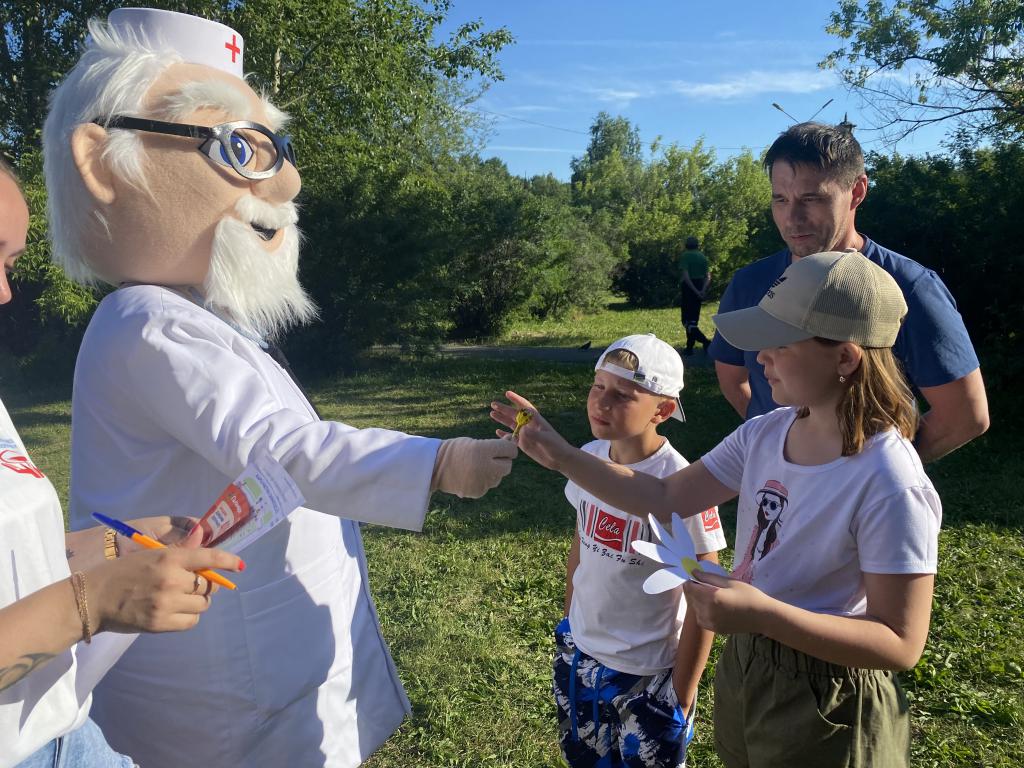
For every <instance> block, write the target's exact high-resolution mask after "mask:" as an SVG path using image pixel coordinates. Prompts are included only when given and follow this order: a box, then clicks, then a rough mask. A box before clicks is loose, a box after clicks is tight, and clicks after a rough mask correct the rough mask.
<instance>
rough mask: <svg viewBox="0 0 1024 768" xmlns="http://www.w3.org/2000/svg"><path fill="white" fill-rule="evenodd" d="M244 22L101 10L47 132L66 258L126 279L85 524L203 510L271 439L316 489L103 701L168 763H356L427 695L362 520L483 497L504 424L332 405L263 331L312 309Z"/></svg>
mask: <svg viewBox="0 0 1024 768" xmlns="http://www.w3.org/2000/svg"><path fill="white" fill-rule="evenodd" d="M242 53H243V40H242V36H241V35H239V34H238V33H237V32H235V31H234V30H232V29H230V28H228V27H225V26H223V25H221V24H217V23H215V22H211V21H206V20H203V19H198V18H196V17H193V16H187V15H184V14H178V13H172V12H168V11H155V10H150V9H120V10H116V11H114V12H112V13H111V15H110V17H109V19H108V21H107V23H106V24H102V23H97V22H93V23H92V24H91V25H90V38H89V40H88V41H87V42H86V44H85V49H84V51H83V53H82V56H81V58H80V60H79V61H78V63H77V65H76V66H75V67H74V69H73V70H72V71H71V72H70V73H69V74H68V76H67V78H66V79H65V80H64V81H63V83H62V84H61V85H60V86H59V87H58V88H57V89H56V91H55V92H54V94H53V97H52V101H51V108H50V113H49V116H48V118H47V120H46V125H45V127H44V135H43V144H44V160H45V172H46V181H47V187H48V191H49V205H50V211H49V213H50V232H51V237H52V239H53V247H54V257H55V260H56V261H57V262H58V263H59V264H60V265H61V266H62V267H63V268H64V270H65V271H66V272H67V273H68V274H69V275H70V276H71V277H72V278H74V279H76V280H79V281H80V282H83V283H87V284H88V283H92V284H96V283H108V284H110V285H113V286H117V287H118V289H117V290H116V291H114V292H113V293H111V294H109V295H108V296H107V297H106V298H104V299H103V301H102V302H101V304H100V306H99V308H98V309H97V310H96V313H95V315H94V317H93V319H92V321H91V322H90V324H89V328H88V331H87V332H86V335H85V339H84V341H83V343H82V347H81V351H80V353H79V357H78V364H77V367H76V370H75V386H74V397H73V403H72V421H73V430H72V472H71V521H72V527H74V528H81V527H83V526H86V525H89V524H90V518H89V513H90V512H92V511H93V510H103V511H104V512H107V513H108V514H111V515H114V516H117V517H121V518H131V517H139V516H143V515H147V514H153V515H159V514H183V513H186V512H187V513H190V514H201V513H202V512H203V511H204V510H205V509H207V507H208V506H209V505H210V504H211V503H212V502H213V500H214V499H216V498H217V496H218V495H219V493H220V492H221V490H223V488H224V487H225V486H226V485H227V484H228V483H229V482H231V481H232V480H234V479H235V477H237V476H238V475H239V473H240V472H241V471H242V469H243V468H244V467H245V466H246V465H247V463H248V462H249V461H250V460H251V459H252V458H254V457H256V456H259V455H262V454H266V453H269V454H271V455H272V456H274V457H275V458H276V459H277V460H278V461H280V462H281V463H282V464H283V465H284V467H285V468H286V469H287V470H288V472H289V474H290V475H291V477H292V479H293V480H294V481H295V482H296V484H297V485H298V486H299V488H300V490H301V491H302V493H303V494H304V495H305V497H306V504H308V508H307V507H300V508H299V509H297V510H296V511H295V512H294V513H292V515H290V517H289V518H288V519H287V520H286V521H284V522H283V523H281V524H279V525H278V526H277V527H275V528H274V529H272V530H271V531H270V532H269V533H268V534H267V535H265V536H264V537H263V538H262V539H260V540H259V541H257V542H256V543H255V544H253V545H252V546H251V547H249V548H248V549H246V550H245V552H244V556H245V560H246V563H247V565H248V568H247V570H246V571H245V573H243V574H239V578H238V582H239V589H238V591H237V592H228V591H227V590H224V591H223V592H222V594H223V597H222V598H220V599H219V600H218V601H217V603H216V604H215V605H214V606H213V608H212V609H211V610H210V611H209V612H208V613H207V614H206V616H205V617H204V618H203V621H202V622H201V623H200V624H199V626H198V627H197V628H196V629H195V630H194V631H192V632H187V633H182V634H180V635H174V636H171V635H153V636H147V637H141V638H139V639H138V641H137V642H136V643H135V644H134V645H133V646H132V647H131V648H130V649H129V651H128V652H127V653H126V654H125V655H124V656H123V657H122V659H121V660H120V661H119V662H118V663H117V665H116V666H115V667H114V669H113V670H112V671H111V672H110V673H109V674H108V676H107V677H106V678H105V680H104V681H103V683H102V684H101V685H100V686H99V688H98V689H97V691H96V695H95V705H94V708H93V714H94V717H95V719H96V720H97V721H98V722H99V723H100V724H101V726H102V727H103V730H104V732H105V733H106V734H107V736H108V737H109V740H110V742H111V743H112V745H114V746H115V748H116V749H118V750H119V751H122V752H125V753H127V754H130V755H132V756H133V757H134V758H135V760H136V761H137V762H138V763H139V764H140V765H143V766H145V768H180V767H181V766H185V765H196V766H209V767H210V768H242V767H243V766H244V767H245V768H252V767H253V766H256V767H262V766H265V767H266V768H286V767H291V766H297V767H299V768H306V767H307V766H355V765H358V764H359V763H361V762H362V761H363V760H364V759H365V758H366V757H367V756H368V755H369V754H370V753H371V752H372V751H373V750H374V749H376V748H377V747H378V746H379V745H380V744H381V743H382V742H383V741H384V740H385V739H387V738H388V736H389V735H390V734H391V733H392V732H393V731H394V729H395V728H396V727H397V726H398V725H399V723H400V722H401V721H402V719H403V717H404V716H405V714H406V713H407V712H408V711H409V702H408V699H407V698H406V696H405V692H404V691H403V689H402V686H401V683H400V682H399V679H398V676H397V674H396V671H395V668H394V665H393V663H392V660H391V657H390V655H389V653H388V650H387V646H386V645H385V643H384V640H383V638H382V636H381V630H380V625H379V622H378V619H377V615H376V610H375V608H374V605H373V601H372V599H371V597H370V593H369V588H368V585H367V573H366V562H365V559H364V554H363V548H362V543H361V540H360V536H359V528H358V525H357V523H355V522H352V521H365V522H371V523H377V524H381V525H388V526H395V527H399V528H406V529H412V530H418V529H420V528H421V526H422V524H423V518H424V515H425V513H426V509H427V503H428V499H429V497H430V494H431V492H432V491H434V490H441V491H444V492H448V493H453V494H456V495H459V496H471V497H477V496H481V495H483V494H484V493H485V492H486V491H487V490H488V489H489V488H493V487H494V486H496V485H497V484H498V483H499V482H500V480H501V478H502V477H503V476H504V475H505V474H507V473H508V472H509V470H510V469H511V463H512V459H513V458H514V456H515V452H516V448H515V446H514V445H513V444H512V443H510V442H507V441H502V440H471V439H469V438H456V439H455V440H446V441H443V442H442V441H439V440H435V439H430V438H424V437H414V436H410V435H405V434H402V433H399V432H392V431H388V430H382V429H355V428H353V427H350V426H347V425H345V424H340V423H337V422H326V421H320V420H319V418H318V417H317V416H316V414H315V412H314V409H313V407H312V406H311V405H310V403H309V402H308V400H307V399H306V397H305V396H304V395H303V393H302V391H301V389H300V388H299V387H298V386H297V385H296V384H295V383H294V382H293V380H292V379H291V378H290V376H289V375H288V373H287V372H286V371H285V369H283V368H282V367H281V366H280V365H278V363H277V362H275V360H274V359H273V358H272V357H271V355H270V354H268V352H267V350H266V348H265V347H266V344H265V342H264V341H263V340H264V339H266V338H267V337H269V336H272V335H273V334H275V333H276V332H278V331H280V330H281V329H282V328H284V327H287V326H289V325H291V324H294V323H296V322H302V321H305V320H308V319H310V318H311V317H312V316H313V315H314V308H313V306H312V304H311V303H310V301H309V299H308V298H307V296H306V294H305V293H304V292H303V290H302V288H301V286H300V285H299V282H298V279H297V268H298V249H299V233H298V231H297V229H296V220H297V215H296V208H295V205H294V203H293V202H292V200H293V198H294V197H295V196H296V195H297V194H298V192H299V187H300V182H299V174H298V172H297V171H296V169H295V165H294V163H295V155H294V151H293V149H292V147H291V145H290V143H289V140H288V138H287V137H285V136H284V135H282V133H281V129H282V127H283V124H284V121H285V115H284V114H283V113H282V112H280V111H279V110H278V109H276V108H274V106H273V105H272V104H270V103H269V102H268V101H267V100H266V99H265V98H261V97H260V96H258V95H257V94H256V93H255V92H254V91H253V90H252V89H251V88H250V87H249V86H248V85H247V84H246V82H245V80H244V79H243V78H242Z"/></svg>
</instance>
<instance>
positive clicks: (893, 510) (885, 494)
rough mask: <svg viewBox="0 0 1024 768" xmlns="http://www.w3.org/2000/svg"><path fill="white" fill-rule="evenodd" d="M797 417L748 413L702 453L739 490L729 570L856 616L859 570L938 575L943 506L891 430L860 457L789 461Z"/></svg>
mask: <svg viewBox="0 0 1024 768" xmlns="http://www.w3.org/2000/svg"><path fill="white" fill-rule="evenodd" d="M796 415H797V411H796V409H794V408H778V409H776V410H774V411H771V412H770V413H767V414H765V415H764V416H758V417H757V418H754V419H751V420H750V421H748V422H746V423H745V424H743V425H742V426H741V427H740V428H739V429H737V430H736V431H735V432H733V433H732V434H731V435H729V436H728V437H727V438H725V440H723V441H722V442H721V443H719V444H718V446H716V447H715V448H714V449H713V450H711V451H710V452H709V453H707V454H705V455H704V457H703V458H702V459H701V462H703V464H704V466H705V467H707V469H708V471H709V472H711V474H712V475H714V476H715V477H716V478H717V479H718V481H719V482H721V483H722V484H723V485H726V486H728V487H729V488H732V489H733V490H736V491H738V492H739V506H738V509H737V519H736V554H735V562H736V564H737V565H736V567H735V569H734V570H733V576H735V577H736V578H739V579H742V580H743V581H746V582H748V583H750V584H753V585H754V586H755V587H757V588H758V589H760V590H761V591H762V592H764V593H766V594H768V595H770V596H772V597H774V598H776V599H778V600H782V601H784V602H786V603H789V604H790V605H795V606H798V607H800V608H804V609H806V610H809V611H815V612H817V613H827V614H834V615H843V616H861V615H863V614H864V613H865V610H866V607H867V599H866V596H865V591H864V573H935V570H936V565H937V561H938V539H939V527H940V524H941V522H942V505H941V503H940V502H939V496H938V494H937V493H936V492H935V488H934V487H933V486H932V483H931V481H930V480H929V479H928V476H927V475H926V474H925V472H924V468H923V467H922V466H921V460H920V459H919V458H918V455H917V451H915V450H914V446H913V445H911V443H910V441H909V440H906V439H904V438H903V437H901V436H900V435H899V433H898V432H896V430H894V429H890V430H887V431H886V432H881V433H879V434H876V435H874V436H873V437H871V438H869V439H868V440H867V442H866V443H865V445H864V449H863V450H862V451H861V452H860V453H859V454H857V455H856V456H844V457H841V458H839V459H836V460H835V461H831V462H829V463H827V464H820V465H817V466H803V465H800V464H792V463H790V462H788V461H786V459H785V457H784V452H783V448H784V445H785V441H786V435H787V434H788V433H789V428H790V427H791V426H792V424H793V422H794V421H795V419H796Z"/></svg>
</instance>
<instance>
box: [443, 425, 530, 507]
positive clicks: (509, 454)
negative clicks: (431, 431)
mask: <svg viewBox="0 0 1024 768" xmlns="http://www.w3.org/2000/svg"><path fill="white" fill-rule="evenodd" d="M518 453H519V449H518V448H517V447H516V444H515V443H513V442H511V441H510V440H497V439H495V440H474V439H473V438H471V437H456V438H452V439H451V440H444V441H442V442H441V447H440V448H438V449H437V458H436V459H434V473H433V475H432V476H431V478H430V490H431V492H433V491H444V492H445V493H451V494H454V495H455V496H458V497H459V498H470V499H479V498H480V497H481V496H483V495H484V494H485V493H487V492H488V491H489V490H491V488H495V487H497V485H498V483H500V482H501V479H502V478H503V477H505V475H507V474H508V473H509V472H511V471H512V459H514V458H515V457H516V455H517V454H518Z"/></svg>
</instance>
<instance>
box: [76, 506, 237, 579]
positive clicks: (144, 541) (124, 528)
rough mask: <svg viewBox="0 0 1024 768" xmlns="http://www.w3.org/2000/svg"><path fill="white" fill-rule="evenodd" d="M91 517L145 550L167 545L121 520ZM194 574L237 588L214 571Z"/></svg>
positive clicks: (97, 516)
mask: <svg viewBox="0 0 1024 768" xmlns="http://www.w3.org/2000/svg"><path fill="white" fill-rule="evenodd" d="M92 516H93V517H94V518H95V519H96V520H97V521H98V522H100V523H102V524H103V525H105V526H107V527H108V528H113V529H114V530H115V531H117V532H118V533H120V534H121V535H122V536H124V537H125V538H126V539H131V540H132V541H134V542H136V543H137V544H141V545H142V546H143V547H145V548H146V549H166V546H167V545H165V544H161V543H160V542H159V541H157V540H156V539H154V538H152V537H150V536H147V535H146V534H144V533H142V532H141V531H139V530H137V529H135V528H133V527H132V526H130V525H128V523H126V522H123V521H122V520H115V519H114V518H112V517H107V516H106V515H101V514H100V513H99V512H93V513H92ZM196 573H198V574H199V575H200V576H202V577H203V578H205V579H208V580H209V581H212V582H213V583H214V584H220V585H221V586H222V587H227V588H228V589H237V587H236V586H235V584H234V583H233V582H231V581H228V580H227V579H225V578H224V577H223V576H221V575H220V574H219V573H217V572H215V571H211V570H209V569H206V568H204V569H203V570H201V571H196Z"/></svg>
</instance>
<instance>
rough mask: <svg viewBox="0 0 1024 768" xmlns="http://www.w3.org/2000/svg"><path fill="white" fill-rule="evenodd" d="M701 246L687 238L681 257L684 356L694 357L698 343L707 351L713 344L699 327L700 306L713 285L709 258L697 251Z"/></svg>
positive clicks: (680, 294)
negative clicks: (684, 333)
mask: <svg viewBox="0 0 1024 768" xmlns="http://www.w3.org/2000/svg"><path fill="white" fill-rule="evenodd" d="M699 246H700V243H699V242H698V240H697V238H696V237H693V236H690V237H688V238H686V250H685V251H683V252H682V253H681V254H680V255H679V272H680V274H681V275H682V282H681V283H680V285H679V289H680V291H679V306H680V310H681V313H682V321H683V328H685V329H686V349H685V350H684V351H683V354H684V355H692V354H693V345H694V344H696V343H697V342H698V341H699V342H700V343H701V345H702V346H703V347H704V350H705V351H707V348H708V344H710V343H711V339H709V338H708V337H707V336H705V335H704V333H703V332H702V331H701V330H700V328H699V327H698V326H697V322H698V321H699V320H700V305H701V304H702V303H703V301H704V295H705V294H706V293H707V290H708V286H710V285H711V272H710V271H709V269H708V258H707V256H705V255H704V254H703V253H701V252H700V251H699V250H697V249H698V247H699Z"/></svg>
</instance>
